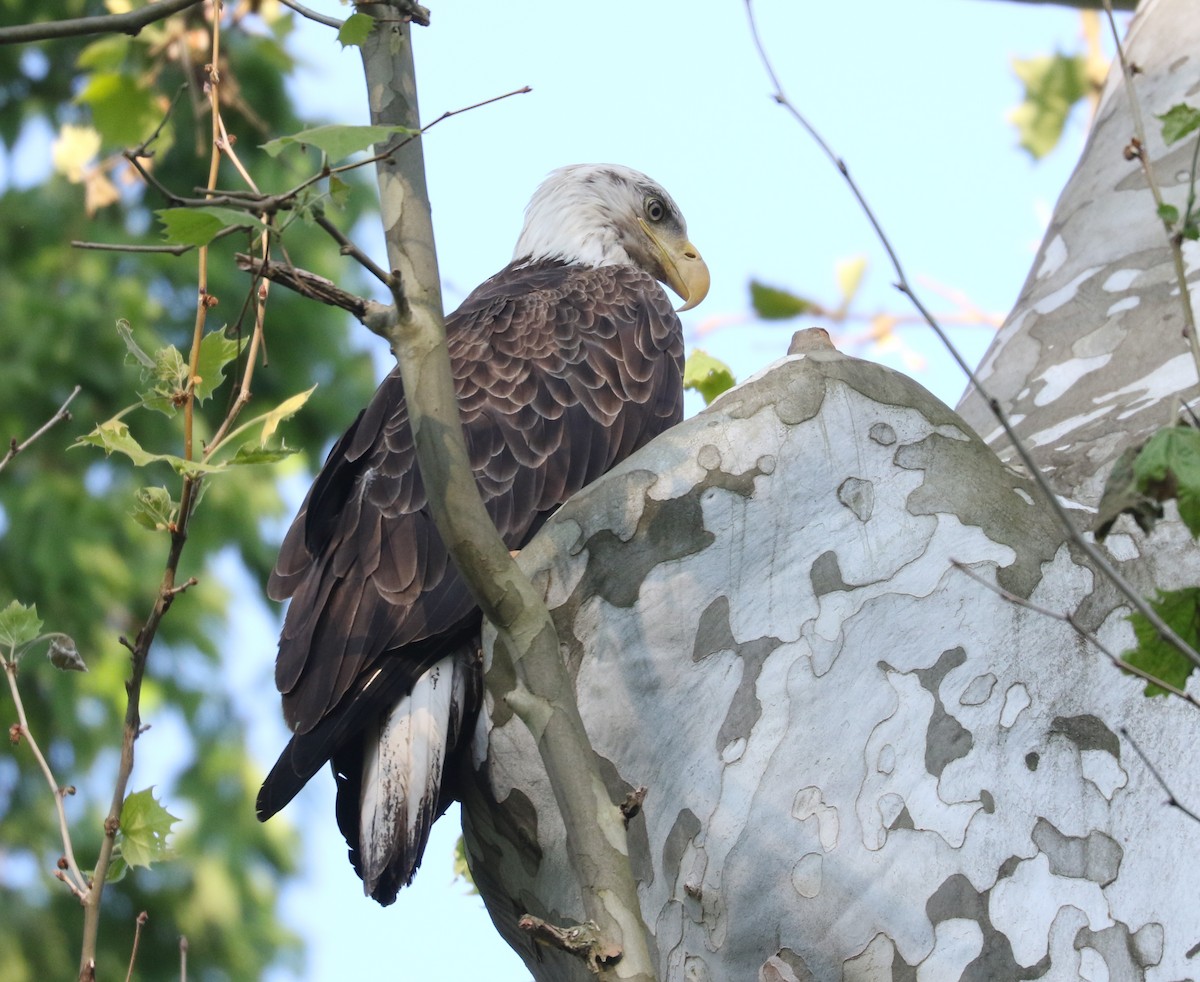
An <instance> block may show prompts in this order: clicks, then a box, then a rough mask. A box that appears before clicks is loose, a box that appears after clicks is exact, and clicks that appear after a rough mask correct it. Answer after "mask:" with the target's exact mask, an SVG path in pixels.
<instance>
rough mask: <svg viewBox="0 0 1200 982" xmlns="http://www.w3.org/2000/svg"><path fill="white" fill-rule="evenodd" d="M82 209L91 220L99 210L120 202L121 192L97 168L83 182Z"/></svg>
mask: <svg viewBox="0 0 1200 982" xmlns="http://www.w3.org/2000/svg"><path fill="white" fill-rule="evenodd" d="M83 186H84V196H83V207H84V210H85V211H86V212H87V215H88V218H91V217H92V216H93V215H94V214H96V212H98V211H99V210H100V209H101V208H107V207H108V206H109V205H111V204H115V203H116V202H118V201H120V200H121V192H120V191H118V190H117V187H116V185H115V184H113V182H112V181H110V180H109V179H108V176H107V175H106V174H105V173H104V171H102V170H100V168H99V167H97V168H95V169H93V170H92V171H91V172H90V173H89V174H88V175H87V179H86V181H85V182H84V185H83Z"/></svg>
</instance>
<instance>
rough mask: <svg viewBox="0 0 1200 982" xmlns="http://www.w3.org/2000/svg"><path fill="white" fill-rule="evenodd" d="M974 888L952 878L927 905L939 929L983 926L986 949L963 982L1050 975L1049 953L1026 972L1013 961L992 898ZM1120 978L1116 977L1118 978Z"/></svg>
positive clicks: (957, 876)
mask: <svg viewBox="0 0 1200 982" xmlns="http://www.w3.org/2000/svg"><path fill="white" fill-rule="evenodd" d="M990 892H991V891H990V890H984V891H983V892H982V893H981V892H980V891H978V890H976V889H975V888H974V887H973V886H971V881H970V880H968V879H967V878H966V877H965V876H963V875H962V874H961V873H955V874H954V875H953V876H950V877H948V878H947V879H946V880H945V881H944V882H943V883H942V885H941V886H940V887H938V889H937V892H936V893H934V895H933V896H932V897H930V898H929V900H928V901H926V903H925V914H926V916H927V917H928V918H929V923H930V924H932V925H933V926H934V927H935V928H936V927H937V926H938V925H939V924H941V923H942V922H943V921H953V920H958V919H962V918H965V919H967V920H971V921H974V922H975V923H976V924H978V925H979V928H980V930H981V931H982V933H983V947H982V950H981V951H980V952H979V954H978V955H977V956H976V957H975V960H974V961H972V962H971V963H970V964H968V965H967V966H966V968H964V969H963V971H962V974H961V975H960V976H959V982H996V980H997V979H1005V980H1009V979H1013V980H1016V979H1040V978H1043V977H1044V976H1045V975H1046V973H1047V972H1049V971H1050V955H1049V953H1047V954H1046V955H1045V956H1044V957H1043V958H1042V959H1041V960H1040V961H1039V962H1038V963H1037V964H1036V965H1032V966H1030V967H1028V968H1026V967H1025V966H1023V965H1019V964H1018V963H1017V960H1016V959H1015V958H1014V957H1013V950H1012V944H1011V943H1010V942H1009V940H1008V938H1007V937H1005V936H1004V935H1003V934H1001V933H1000V932H999V931H997V930H996V928H995V927H994V926H993V924H992V918H991V915H990V914H989V913H988V894H989V893H990ZM1116 977H1118V976H1114V978H1116Z"/></svg>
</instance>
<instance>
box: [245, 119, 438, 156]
mask: <svg viewBox="0 0 1200 982" xmlns="http://www.w3.org/2000/svg"><path fill="white" fill-rule="evenodd" d="M416 132H417V131H416V130H410V129H409V128H408V127H406V126H337V125H334V124H329V125H326V126H314V127H313V128H312V129H307V130H301V131H300V132H299V133H293V134H292V135H291V136H281V137H280V138H279V139H277V140H271V141H269V142H268V143H264V144H263V145H262V148H263V149H264V150H265V151H267V153H269V154H270V155H271V156H272V157H278V156H279V154H280V153H282V152H283V151H284V149H285V148H287V147H292V146H302V147H316V148H317V149H318V150H320V151H321V152H322V153H325V154H327V155H328V156H329V159H330V160H332V161H336V160H342V159H343V158H345V157H349V156H350V155H351V154H354V153H358V152H359V151H360V150H368V149H371V148H373V147H374V146H375V144H376V143H387V142H388V141H389V140H390V139H391V138H392V137H393V136H396V135H401V136H411V135H412V134H414V133H416Z"/></svg>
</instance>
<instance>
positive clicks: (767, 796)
mask: <svg viewBox="0 0 1200 982" xmlns="http://www.w3.org/2000/svg"><path fill="white" fill-rule="evenodd" d="M648 451H649V452H644V453H643V454H640V455H637V456H635V457H634V458H633V459H632V460H630V461H629V462H628V463H627V464H625V465H623V466H622V467H621V468H619V469H618V470H617V471H616V472H614V473H613V474H611V475H609V476H608V477H607V478H605V479H604V480H602V481H600V482H598V483H597V484H596V485H594V486H593V487H592V488H591V489H589V490H588V491H587V492H585V493H584V494H583V495H582V496H580V497H579V498H577V499H576V500H574V501H573V502H572V503H571V504H569V505H568V506H567V507H566V508H564V509H563V511H562V513H560V514H559V515H558V516H557V518H556V519H555V520H554V522H553V523H552V524H551V525H550V526H549V527H548V528H547V529H546V531H545V532H544V533H543V535H542V536H541V537H540V538H539V539H538V540H537V541H536V543H535V544H534V545H533V546H531V547H530V548H529V549H527V550H526V551H525V552H524V553H523V554H522V564H523V565H524V566H525V567H526V568H527V569H529V570H531V571H532V572H533V573H534V577H535V582H539V583H542V584H544V585H545V587H546V590H547V594H548V597H549V599H550V602H551V604H552V606H553V607H555V608H556V611H557V619H558V627H559V633H560V637H561V638H562V640H563V643H564V645H565V652H564V653H565V656H566V658H567V660H568V662H569V664H570V665H571V666H572V669H573V671H574V673H575V677H576V683H577V688H578V692H579V699H580V709H581V712H582V713H583V715H584V719H585V722H586V724H587V727H588V731H589V733H590V735H591V737H592V740H593V742H594V746H595V749H596V752H597V754H598V755H599V756H600V757H601V759H602V761H603V763H604V768H605V770H606V772H607V773H609V774H610V775H611V779H612V780H611V789H612V791H613V792H614V794H616V795H618V796H619V795H620V793H622V792H623V791H624V790H625V789H627V788H628V787H630V786H635V785H645V786H647V787H648V788H649V795H648V796H647V799H646V803H645V808H644V810H643V812H642V814H641V815H640V816H639V817H638V818H636V819H635V820H634V823H633V826H632V828H631V835H630V840H631V843H633V844H634V845H633V848H635V850H636V852H635V868H636V869H637V870H638V872H639V875H640V877H641V879H642V890H641V899H642V909H643V913H644V914H645V916H646V919H647V921H648V923H649V924H650V926H651V929H652V930H653V931H654V934H655V940H656V943H657V948H658V952H659V957H660V969H661V972H662V975H663V977H664V978H667V979H712V980H721V979H756V978H762V979H792V978H795V979H809V978H815V979H822V980H823V979H838V978H847V979H851V978H853V979H862V980H867V979H872V980H873V979H901V978H913V977H920V978H929V979H956V978H972V979H981V980H982V979H991V980H1000V979H1016V978H1029V977H1037V978H1071V979H1074V978H1079V977H1084V978H1102V977H1105V976H1104V975H1103V973H1102V971H1101V969H1100V966H1101V965H1104V966H1106V967H1107V971H1108V976H1107V977H1109V978H1111V979H1141V978H1161V979H1181V978H1185V977H1188V976H1189V974H1190V973H1194V965H1193V961H1192V959H1190V958H1188V956H1187V952H1188V951H1189V950H1191V948H1192V947H1193V945H1195V944H1196V943H1197V941H1200V922H1198V920H1197V918H1196V916H1195V912H1196V900H1195V894H1196V887H1195V881H1196V880H1195V870H1194V869H1193V868H1192V866H1191V864H1190V863H1189V862H1188V861H1187V860H1186V859H1185V858H1184V857H1188V856H1193V855H1195V854H1196V850H1197V848H1200V826H1197V825H1195V824H1194V823H1192V822H1190V821H1189V820H1187V819H1186V818H1184V817H1183V816H1182V815H1181V814H1179V813H1178V812H1175V811H1172V810H1170V809H1168V808H1166V807H1164V806H1163V804H1162V800H1163V797H1164V796H1163V793H1162V791H1161V789H1160V788H1159V787H1158V786H1157V785H1155V783H1154V782H1153V780H1152V778H1151V776H1150V775H1149V774H1148V772H1147V771H1146V769H1145V768H1144V767H1143V766H1142V765H1141V764H1140V762H1139V761H1138V760H1137V758H1136V757H1135V756H1134V755H1133V754H1132V753H1131V751H1130V748H1129V746H1128V745H1127V744H1124V743H1123V742H1122V740H1121V739H1120V737H1119V736H1118V734H1117V729H1118V727H1119V726H1125V727H1127V728H1128V729H1129V731H1130V732H1131V733H1132V734H1133V735H1134V737H1135V739H1139V740H1140V741H1141V744H1142V745H1143V746H1145V747H1146V748H1147V749H1148V750H1149V751H1150V752H1151V753H1152V754H1153V755H1154V757H1155V758H1157V759H1158V760H1159V761H1161V762H1162V763H1163V764H1164V765H1165V766H1166V767H1167V768H1168V771H1169V772H1170V773H1171V774H1172V779H1173V780H1175V781H1176V782H1177V788H1176V790H1177V791H1178V792H1179V793H1180V794H1181V795H1183V796H1185V798H1186V797H1190V798H1191V799H1192V800H1200V773H1198V772H1197V770H1196V768H1195V767H1193V766H1190V755H1189V750H1190V748H1191V747H1194V746H1195V744H1196V740H1197V737H1198V736H1200V716H1198V715H1197V714H1195V713H1194V712H1193V711H1190V710H1187V709H1186V707H1183V706H1182V704H1174V703H1164V702H1163V701H1162V700H1156V701H1154V702H1150V701H1148V700H1146V699H1145V698H1144V697H1143V696H1142V695H1141V694H1140V685H1139V684H1138V683H1136V682H1135V681H1133V680H1131V679H1129V678H1127V677H1124V676H1123V675H1121V674H1120V673H1119V672H1118V671H1117V670H1116V669H1114V668H1113V667H1112V666H1111V664H1110V663H1108V662H1107V661H1105V660H1103V659H1102V658H1101V657H1099V656H1098V655H1097V654H1096V653H1095V652H1094V651H1092V650H1089V648H1088V646H1087V645H1085V644H1083V643H1082V642H1081V641H1080V640H1079V638H1078V637H1077V636H1076V635H1075V634H1074V633H1073V632H1072V631H1071V630H1070V629H1069V628H1067V627H1066V626H1065V625H1063V624H1061V623H1060V622H1056V621H1052V620H1048V619H1046V618H1044V617H1041V616H1039V615H1036V614H1033V613H1031V612H1029V611H1027V610H1025V609H1023V608H1020V607H1016V606H1014V605H1013V604H1011V603H1009V602H1006V601H1005V600H1003V599H1001V598H1000V597H998V596H997V595H996V594H994V593H992V592H990V591H989V590H987V589H986V588H985V587H983V586H981V585H980V584H978V583H976V582H975V581H973V580H971V579H970V578H968V577H967V576H966V575H965V574H963V573H962V572H959V571H957V570H955V569H953V568H952V567H951V566H950V560H951V559H957V560H960V561H962V562H965V563H969V564H970V565H971V566H972V567H973V568H974V569H976V570H978V571H980V572H982V573H983V574H985V575H986V576H988V577H989V578H993V577H994V578H995V579H996V580H997V581H998V582H999V583H1000V584H1001V585H1002V586H1004V587H1005V588H1007V589H1009V590H1011V591H1012V592H1014V593H1016V594H1018V595H1020V596H1023V597H1031V598H1033V599H1034V600H1036V601H1037V602H1038V603H1040V604H1043V605H1045V606H1047V607H1050V608H1053V609H1056V610H1061V611H1076V612H1078V614H1079V616H1080V618H1081V620H1082V621H1083V622H1084V623H1085V624H1087V625H1088V626H1089V627H1094V628H1096V629H1097V630H1098V631H1099V633H1100V635H1101V636H1102V637H1104V638H1105V639H1106V640H1107V641H1108V642H1109V643H1110V644H1112V645H1115V646H1116V647H1117V648H1118V649H1119V648H1120V647H1121V646H1122V645H1123V644H1125V643H1126V642H1127V641H1128V640H1129V634H1130V632H1129V629H1128V626H1127V624H1126V623H1125V622H1124V621H1123V619H1122V618H1121V616H1120V613H1119V612H1114V606H1115V603H1114V597H1113V595H1112V592H1111V590H1109V589H1108V588H1107V587H1106V586H1105V585H1104V584H1103V583H1101V582H1098V580H1097V578H1096V577H1095V575H1094V574H1093V572H1092V571H1091V570H1090V569H1089V568H1088V567H1087V566H1085V565H1083V564H1082V563H1080V562H1079V561H1078V560H1077V559H1076V558H1074V557H1073V556H1072V555H1071V552H1070V550H1069V549H1068V547H1067V546H1065V545H1064V544H1063V542H1062V540H1063V536H1062V534H1061V532H1060V531H1059V530H1058V529H1057V528H1056V527H1055V525H1054V523H1053V521H1052V520H1050V519H1049V518H1048V517H1047V514H1046V511H1045V509H1044V508H1042V507H1041V506H1040V505H1039V504H1038V503H1037V501H1036V497H1035V496H1036V491H1035V490H1033V489H1032V488H1031V487H1030V486H1029V485H1028V484H1027V483H1026V482H1025V481H1024V479H1022V478H1020V477H1019V476H1017V475H1014V474H1013V473H1012V472H1011V471H1008V470H1007V469H1005V468H1004V467H1003V466H1002V465H1001V463H1000V462H999V461H998V460H997V459H996V457H995V455H994V454H993V453H992V452H991V451H990V450H989V449H988V448H987V447H986V446H984V445H983V444H982V443H981V442H980V441H979V440H978V439H977V438H976V437H975V436H974V434H972V433H971V431H970V429H969V428H968V427H966V426H965V425H964V424H963V423H962V421H961V420H960V419H958V418H957V417H956V416H955V414H954V413H953V412H951V411H950V410H949V409H947V408H946V407H945V406H944V405H942V404H941V403H939V402H938V401H937V400H935V399H934V398H933V397H932V396H930V395H929V394H928V393H926V392H925V391H924V390H923V389H921V388H920V387H919V386H918V385H916V384H915V383H913V382H911V381H910V380H908V379H906V378H904V377H902V376H899V375H897V374H895V373H893V372H891V371H890V370H888V369H885V368H882V367H880V366H877V365H873V364H869V363H866V362H860V361H856V360H854V359H850V358H846V357H843V356H840V355H837V354H836V353H828V354H820V353H815V354H809V355H807V356H799V357H797V356H794V357H792V358H790V359H788V360H786V361H784V362H782V363H781V364H779V365H777V366H776V367H775V368H773V369H772V370H771V371H770V372H768V373H767V374H766V375H765V376H763V377H762V378H759V379H757V380H753V381H751V382H748V383H746V384H745V385H743V386H741V387H739V388H738V389H736V390H734V392H732V393H730V394H729V395H727V396H725V397H723V398H722V399H720V400H718V402H717V403H716V404H715V405H714V406H713V407H711V408H710V409H709V410H708V411H706V412H705V413H703V414H702V415H700V416H698V417H696V418H695V419H692V420H690V421H688V422H687V423H685V424H683V425H682V426H681V427H679V428H677V429H676V430H674V431H672V433H671V434H669V435H668V438H667V439H666V440H664V441H659V442H657V443H656V444H654V445H653V446H652V447H651V448H648ZM1193 572H1194V570H1193ZM492 711H493V714H494V715H493V721H494V725H493V726H492V727H490V728H481V729H480V731H479V736H478V740H477V746H476V761H477V763H478V764H479V765H480V767H481V773H480V779H479V785H478V787H477V788H476V790H475V792H474V794H473V796H472V798H471V799H469V800H468V805H467V808H466V816H467V831H468V844H469V847H470V849H471V851H472V853H473V855H474V869H475V871H476V877H477V882H478V884H479V886H480V888H481V890H482V891H483V892H484V896H485V898H486V899H487V900H488V903H489V906H490V908H491V910H492V913H493V917H494V918H495V919H496V920H497V922H498V923H499V925H500V928H501V930H502V931H504V932H505V934H506V935H507V936H509V937H510V939H513V940H515V942H516V943H517V945H518V946H520V945H521V944H522V942H521V940H520V939H519V937H518V936H517V933H516V932H515V930H514V928H513V919H514V915H516V914H518V913H519V912H521V911H524V910H530V911H532V912H534V913H537V914H539V915H541V916H546V917H549V918H551V919H554V920H556V921H558V922H560V923H561V922H564V921H570V920H572V919H574V918H577V917H578V916H579V907H578V901H577V900H576V899H575V897H574V890H573V888H572V887H571V885H570V879H569V877H567V876H565V875H564V870H563V866H562V846H561V838H562V829H561V825H560V823H559V820H558V818H557V813H556V810H555V809H554V806H553V801H552V799H551V798H550V797H549V791H548V789H547V787H546V785H545V782H544V778H543V777H542V776H541V774H540V772H539V767H538V764H537V755H536V753H535V752H534V750H533V747H532V744H531V742H530V740H529V737H528V734H527V732H526V730H525V728H524V727H523V726H521V724H520V723H519V722H517V721H516V720H513V719H511V718H509V717H508V715H507V714H506V713H504V712H503V710H502V709H501V711H500V712H496V710H495V709H494V708H493V710H492ZM488 799H491V800H488ZM1172 857H1178V858H1179V859H1180V860H1182V861H1176V860H1175V859H1173V858H1172ZM525 953H526V955H527V960H528V961H529V962H530V965H531V969H532V970H533V971H534V974H535V977H536V978H537V979H539V980H540V979H545V980H550V979H556V980H557V979H567V978H581V979H582V978H585V977H586V974H585V973H582V972H581V970H579V969H578V968H576V967H575V966H573V965H570V964H567V963H564V960H563V959H562V957H561V956H559V955H557V954H556V953H545V954H543V955H542V956H541V957H540V958H539V957H538V956H537V955H535V954H533V953H531V952H529V950H528V945H527V943H526V944H525ZM1031 969H1032V971H1033V974H1029V972H1030V970H1031ZM1151 969H1153V972H1151ZM914 971H915V972H916V973H917V975H914V974H913V972H914Z"/></svg>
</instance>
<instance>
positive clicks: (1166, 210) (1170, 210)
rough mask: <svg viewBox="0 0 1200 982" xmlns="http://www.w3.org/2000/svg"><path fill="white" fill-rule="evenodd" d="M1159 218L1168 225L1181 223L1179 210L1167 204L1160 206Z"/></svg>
mask: <svg viewBox="0 0 1200 982" xmlns="http://www.w3.org/2000/svg"><path fill="white" fill-rule="evenodd" d="M1158 217H1159V218H1161V219H1162V220H1163V221H1164V222H1166V223H1167V224H1168V225H1174V224H1175V223H1176V222H1177V221H1179V209H1178V208H1176V207H1175V206H1174V205H1168V204H1167V203H1166V202H1164V203H1163V204H1161V205H1159V206H1158Z"/></svg>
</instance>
